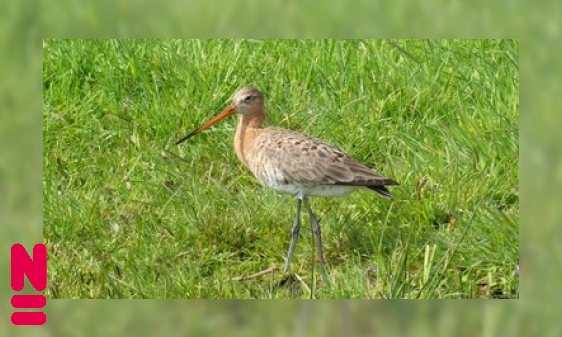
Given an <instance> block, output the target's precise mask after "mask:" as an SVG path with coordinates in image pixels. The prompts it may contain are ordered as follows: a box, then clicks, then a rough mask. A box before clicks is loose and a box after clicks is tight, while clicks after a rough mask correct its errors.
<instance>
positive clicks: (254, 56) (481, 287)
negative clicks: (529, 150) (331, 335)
mask: <svg viewBox="0 0 562 337" xmlns="http://www.w3.org/2000/svg"><path fill="white" fill-rule="evenodd" d="M518 49H519V43H518V42H517V41H509V40H505V41H502V40H493V41H492V40H480V41H478V40H473V41H464V40H460V41H452V40H451V41H449V40H409V41H359V40H349V41H333V40H328V41H315V40H308V41H297V40H284V41H279V40H265V41H252V40H238V41H233V40H211V41H196V40H148V41H144V40H143V41H141V40H104V41H83V40H74V41H63V40H46V41H45V42H44V46H43V53H44V67H43V94H44V107H43V141H44V163H43V172H44V173H43V177H44V178H43V197H44V236H45V241H46V244H47V246H48V250H49V254H50V255H49V256H50V259H49V268H50V269H49V282H48V289H47V291H46V294H47V296H49V297H51V298H308V297H311V296H312V297H315V298H498V297H501V298H506V297H507V298H518V297H519V291H518V288H519V283H518V279H517V278H516V277H515V274H514V271H515V268H516V266H517V263H518V257H519V163H518V152H519V144H518V143H519V125H518V120H519V70H518V62H519V61H518V57H519V56H518V55H519V52H518ZM249 84H253V85H256V86H257V87H259V88H260V89H261V90H262V91H263V92H264V93H265V95H266V97H267V102H266V104H267V108H268V111H269V116H270V121H271V124H273V125H277V126H280V127H284V128H287V129H293V130H297V131H301V132H304V133H307V134H310V135H313V136H315V137H319V138H322V139H324V140H326V141H328V142H330V143H332V144H334V145H337V146H339V147H341V148H342V149H344V150H345V151H347V152H348V153H349V154H351V155H352V156H353V157H355V158H356V159H358V160H361V161H364V162H366V163H367V164H369V165H371V166H372V167H374V168H375V169H376V170H378V171H380V172H381V173H383V174H384V175H386V176H388V177H390V178H393V179H395V180H397V181H399V182H400V184H401V185H400V186H397V187H394V188H392V192H393V193H394V195H395V199H394V200H392V201H388V200H385V199H383V198H380V197H378V196H377V195H376V194H374V193H372V192H369V191H362V192H357V193H355V194H353V195H351V196H350V197H348V198H312V199H311V205H312V207H313V209H314V210H315V211H316V213H317V216H318V218H319V220H320V224H321V227H322V230H323V232H322V234H323V243H324V251H325V257H326V260H327V263H328V268H329V278H330V280H331V286H329V287H328V286H322V285H321V283H320V278H319V271H318V266H317V263H315V266H316V269H315V272H314V273H312V266H313V263H314V261H313V259H312V254H313V250H314V245H313V242H312V241H311V234H310V224H309V222H308V217H307V215H306V212H303V230H302V231H301V238H300V240H299V242H298V244H297V247H296V250H295V255H294V257H293V261H292V273H293V274H292V276H293V277H292V278H291V279H290V280H289V281H290V282H281V281H282V280H283V279H284V277H283V275H282V274H281V272H280V269H282V266H283V263H284V259H285V256H286V250H287V247H288V244H289V241H290V228H291V226H292V224H293V217H294V209H295V204H296V202H295V199H294V197H291V196H287V195H279V194H277V193H275V192H274V191H272V190H269V189H267V188H265V187H262V186H261V185H259V183H257V181H256V180H255V179H254V178H253V176H252V175H251V173H250V172H249V171H248V170H247V169H246V168H245V167H244V166H243V164H241V163H240V162H239V161H238V160H237V158H236V156H235V153H234V149H233V144H232V139H233V133H234V128H235V125H236V122H237V119H236V118H232V119H229V120H228V121H225V122H223V123H221V124H220V125H218V126H216V127H214V128H212V129H210V130H208V131H206V132H204V133H202V134H201V135H198V136H197V137H195V138H193V139H190V140H189V141H188V142H186V143H183V144H182V145H180V146H175V145H174V142H175V141H176V140H177V139H179V137H181V136H183V135H184V134H186V133H187V132H189V131H191V130H192V129H193V128H194V127H196V126H198V125H199V124H200V123H201V122H203V121H204V120H206V119H207V118H209V117H211V116H212V115H214V114H215V113H217V112H219V111H220V109H222V108H223V107H224V106H225V105H226V104H227V103H228V102H229V98H230V97H231V95H232V94H233V92H234V91H235V90H236V89H238V88H240V87H242V86H245V85H249ZM271 266H276V267H277V268H278V270H277V271H276V272H275V273H273V274H269V275H267V276H262V277H259V278H254V279H251V280H247V281H235V280H233V279H234V278H236V277H239V276H244V275H250V274H254V273H256V272H259V271H261V270H264V269H267V268H269V267H271ZM280 283H282V284H280Z"/></svg>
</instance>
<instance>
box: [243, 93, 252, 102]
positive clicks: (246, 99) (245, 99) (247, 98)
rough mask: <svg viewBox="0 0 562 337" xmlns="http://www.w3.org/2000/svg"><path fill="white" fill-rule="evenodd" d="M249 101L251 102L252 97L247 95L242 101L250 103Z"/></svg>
mask: <svg viewBox="0 0 562 337" xmlns="http://www.w3.org/2000/svg"><path fill="white" fill-rule="evenodd" d="M251 100H252V96H251V95H248V96H246V98H244V101H246V102H249V101H251Z"/></svg>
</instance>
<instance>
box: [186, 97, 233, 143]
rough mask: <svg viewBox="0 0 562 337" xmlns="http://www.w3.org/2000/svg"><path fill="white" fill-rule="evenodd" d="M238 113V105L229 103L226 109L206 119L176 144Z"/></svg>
mask: <svg viewBox="0 0 562 337" xmlns="http://www.w3.org/2000/svg"><path fill="white" fill-rule="evenodd" d="M235 113H236V106H235V105H234V104H231V105H229V106H228V107H227V108H226V109H224V110H223V111H221V112H220V113H219V114H218V115H216V116H215V117H213V118H211V119H209V120H208V121H206V122H205V123H203V124H201V126H199V127H198V128H197V129H195V130H193V131H191V132H190V133H189V134H188V135H187V136H185V137H183V138H182V139H180V140H178V141H177V142H176V145H178V144H179V143H181V142H183V141H185V140H188V139H189V138H191V137H193V136H195V135H196V134H198V133H199V132H201V131H203V130H206V129H208V128H210V127H211V126H213V125H215V124H216V123H218V122H220V121H222V120H223V119H225V118H228V117H230V116H232V115H234V114H235Z"/></svg>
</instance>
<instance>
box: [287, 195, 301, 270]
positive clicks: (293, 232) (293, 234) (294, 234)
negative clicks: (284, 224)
mask: <svg viewBox="0 0 562 337" xmlns="http://www.w3.org/2000/svg"><path fill="white" fill-rule="evenodd" d="M301 203H302V200H301V198H300V197H297V215H296V216H295V225H294V226H293V229H291V244H290V245H289V251H288V252H287V262H285V268H284V270H283V273H287V272H288V271H289V266H290V264H291V258H292V257H293V251H294V250H295V245H296V244H297V239H298V238H299V231H300V230H301Z"/></svg>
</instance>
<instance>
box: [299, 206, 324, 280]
mask: <svg viewBox="0 0 562 337" xmlns="http://www.w3.org/2000/svg"><path fill="white" fill-rule="evenodd" d="M302 201H303V202H304V206H305V207H306V209H307V210H308V216H309V217H310V222H312V232H313V233H314V236H315V237H316V250H317V251H318V256H319V258H320V272H321V274H322V283H328V278H327V276H326V263H325V262H324V252H323V251H322V234H321V232H320V225H318V221H317V220H316V216H315V215H314V212H312V208H310V205H309V204H308V199H307V198H306V197H304V198H303V200H302Z"/></svg>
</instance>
